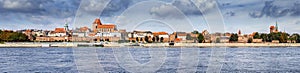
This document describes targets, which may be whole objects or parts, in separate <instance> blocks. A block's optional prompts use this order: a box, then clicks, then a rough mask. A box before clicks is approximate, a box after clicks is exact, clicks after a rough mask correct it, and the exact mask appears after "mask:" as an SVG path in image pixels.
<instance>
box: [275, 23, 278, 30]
mask: <svg viewBox="0 0 300 73" xmlns="http://www.w3.org/2000/svg"><path fill="white" fill-rule="evenodd" d="M275 32H278V24H277V21H276V26H275Z"/></svg>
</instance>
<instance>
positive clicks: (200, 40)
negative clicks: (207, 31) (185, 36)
mask: <svg viewBox="0 0 300 73" xmlns="http://www.w3.org/2000/svg"><path fill="white" fill-rule="evenodd" d="M198 42H199V43H203V42H204V36H203V35H202V34H199V35H198Z"/></svg>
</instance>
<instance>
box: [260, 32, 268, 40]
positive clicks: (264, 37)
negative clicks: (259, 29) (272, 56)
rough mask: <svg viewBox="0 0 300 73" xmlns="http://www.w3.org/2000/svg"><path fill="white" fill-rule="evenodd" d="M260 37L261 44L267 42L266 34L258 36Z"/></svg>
mask: <svg viewBox="0 0 300 73" xmlns="http://www.w3.org/2000/svg"><path fill="white" fill-rule="evenodd" d="M260 37H261V39H262V41H263V42H267V41H268V40H269V37H268V34H265V33H263V34H261V35H260Z"/></svg>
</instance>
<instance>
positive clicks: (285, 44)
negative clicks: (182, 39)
mask: <svg viewBox="0 0 300 73" xmlns="http://www.w3.org/2000/svg"><path fill="white" fill-rule="evenodd" d="M79 45H86V46H79ZM93 45H99V43H5V44H0V47H93ZM101 45H103V46H104V47H127V46H130V45H132V44H130V43H120V44H119V43H106V44H101ZM139 45H141V46H142V47H300V43H175V44H174V45H169V43H148V44H139Z"/></svg>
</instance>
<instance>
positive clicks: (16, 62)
mask: <svg viewBox="0 0 300 73" xmlns="http://www.w3.org/2000/svg"><path fill="white" fill-rule="evenodd" d="M115 49H116V48H115ZM120 49H124V48H120ZM149 49H151V48H129V49H128V50H127V49H124V51H127V52H128V51H129V52H130V54H131V55H132V59H133V61H135V62H137V63H138V64H147V63H149V62H150V60H151V57H152V56H151V53H150V52H149V51H165V50H163V49H161V50H159V49H158V50H149ZM211 49H212V48H184V49H180V48H166V51H167V53H166V59H165V60H164V62H163V64H162V65H161V66H160V68H158V70H156V71H155V72H157V73H173V72H177V70H179V69H180V67H178V66H179V64H180V61H181V58H180V57H181V53H184V52H182V50H194V51H198V53H199V55H198V56H197V57H191V58H197V59H198V61H199V62H198V64H197V66H196V67H193V68H196V71H195V72H197V73H202V72H205V71H206V70H207V68H208V64H209V58H210V56H211ZM96 51H97V54H98V60H99V64H100V65H101V66H102V67H103V70H104V71H106V72H113V73H119V72H122V73H130V72H129V71H127V70H126V69H125V68H123V67H122V66H121V65H120V64H119V63H118V59H117V58H116V56H115V55H114V50H113V48H97V50H96ZM158 55H159V54H158ZM222 63H223V66H222V69H221V72H222V73H227V72H230V73H231V72H300V69H299V68H300V48H298V47H288V48H227V50H226V53H225V61H224V62H222ZM132 66H135V65H132ZM190 68H192V67H190ZM185 69H189V68H185ZM0 72H9V73H11V72H13V73H16V72H22V73H24V72H54V73H55V72H67V73H76V72H77V67H76V64H75V62H74V55H73V49H72V48H0Z"/></svg>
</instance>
